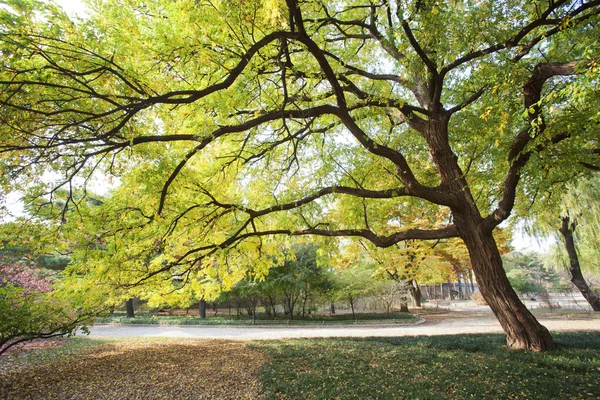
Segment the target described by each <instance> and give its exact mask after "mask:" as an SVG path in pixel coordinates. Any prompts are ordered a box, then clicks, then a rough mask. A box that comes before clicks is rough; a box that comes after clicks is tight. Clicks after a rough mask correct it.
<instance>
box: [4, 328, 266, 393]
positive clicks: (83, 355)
mask: <svg viewBox="0 0 600 400" xmlns="http://www.w3.org/2000/svg"><path fill="white" fill-rule="evenodd" d="M82 341H85V339H80V340H79V341H75V343H76V344H75V346H76V347H78V350H77V351H74V352H73V351H69V350H62V352H63V353H66V354H64V355H60V354H58V352H57V351H46V352H45V353H46V354H44V355H40V354H38V355H37V356H27V355H25V354H18V353H15V354H12V355H10V357H7V359H6V360H0V399H61V400H62V399H260V398H261V396H260V394H259V385H260V383H259V376H258V371H259V369H260V367H261V365H262V364H263V363H264V361H265V356H264V354H263V353H261V352H260V351H259V350H256V349H250V348H248V347H246V345H245V344H244V343H241V342H232V341H220V340H210V341H209V340H202V341H198V340H181V339H178V340H174V339H169V340H165V339H139V340H132V339H128V340H126V341H125V340H123V341H110V342H104V343H99V342H98V341H94V342H90V345H87V346H86V345H85V344H82V343H81V342H82ZM77 342H79V343H77ZM70 346H73V345H70ZM70 346H67V348H68V347H70ZM49 358H53V359H54V360H53V361H51V360H49ZM11 359H12V360H11ZM19 360H20V361H21V362H19ZM5 364H10V365H11V366H12V368H10V370H7V369H2V368H1V366H2V365H5Z"/></svg>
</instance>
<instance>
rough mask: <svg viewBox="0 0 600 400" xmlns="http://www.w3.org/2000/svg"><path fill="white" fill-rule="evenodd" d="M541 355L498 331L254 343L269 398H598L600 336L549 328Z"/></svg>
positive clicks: (599, 391) (599, 393) (264, 386)
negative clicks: (548, 346) (263, 358)
mask: <svg viewBox="0 0 600 400" xmlns="http://www.w3.org/2000/svg"><path fill="white" fill-rule="evenodd" d="M554 337H555V339H556V341H557V342H558V343H559V344H561V345H562V346H563V347H562V348H561V349H559V350H556V351H552V352H547V353H543V354H534V353H527V352H524V351H514V350H508V349H506V348H504V346H503V343H504V337H503V335H453V336H421V337H401V338H370V339H353V338H344V339H311V340H292V341H279V342H261V343H255V344H253V345H252V347H254V348H257V349H259V350H261V351H262V352H264V353H266V354H268V356H269V360H270V361H269V362H268V363H267V364H265V365H264V366H263V368H262V370H261V379H262V384H263V391H264V395H265V398H267V399H281V398H286V399H304V398H306V399H561V400H563V399H599V398H600V380H599V379H598V378H599V377H600V334H598V332H592V333H585V332H580V333H568V334H554Z"/></svg>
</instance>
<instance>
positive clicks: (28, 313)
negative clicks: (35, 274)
mask: <svg viewBox="0 0 600 400" xmlns="http://www.w3.org/2000/svg"><path fill="white" fill-rule="evenodd" d="M91 322H93V313H88V311H86V310H82V309H76V308H74V306H73V303H72V302H71V299H65V298H64V297H61V295H60V293H59V292H55V291H53V292H48V293H40V292H37V291H35V290H30V289H28V288H23V287H17V286H14V285H12V284H11V283H8V282H2V283H1V284H0V354H2V353H4V352H5V351H6V350H8V349H9V348H10V347H12V346H14V345H15V344H17V343H20V342H23V341H28V340H32V339H37V338H48V337H53V336H63V335H73V334H75V332H76V331H77V330H78V329H83V330H84V331H85V328H86V326H87V325H88V324H89V323H91Z"/></svg>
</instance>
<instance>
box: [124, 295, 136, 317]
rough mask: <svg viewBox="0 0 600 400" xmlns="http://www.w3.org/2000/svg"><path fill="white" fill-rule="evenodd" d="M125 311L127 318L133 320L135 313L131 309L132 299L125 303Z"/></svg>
mask: <svg viewBox="0 0 600 400" xmlns="http://www.w3.org/2000/svg"><path fill="white" fill-rule="evenodd" d="M125 311H126V312H127V318H135V311H134V309H133V298H131V299H129V300H127V301H125Z"/></svg>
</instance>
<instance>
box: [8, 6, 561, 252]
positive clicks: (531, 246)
mask: <svg viewBox="0 0 600 400" xmlns="http://www.w3.org/2000/svg"><path fill="white" fill-rule="evenodd" d="M54 1H55V2H56V3H57V4H59V5H60V6H61V7H62V8H63V9H64V10H65V11H66V12H67V13H68V14H69V15H71V16H79V17H84V16H85V14H86V8H87V6H86V5H85V4H83V3H82V2H81V1H80V0H54ZM7 203H8V206H9V207H10V209H11V210H12V211H13V212H14V213H16V214H20V212H21V210H22V205H21V204H20V203H19V201H18V196H17V195H16V194H12V195H9V196H8V197H7ZM554 243H555V241H554V239H553V238H552V237H550V238H543V239H538V238H535V237H532V236H529V235H527V234H526V233H525V232H523V231H522V230H520V229H517V230H516V231H515V232H513V241H512V245H513V247H514V248H515V250H517V251H521V252H527V251H535V252H545V251H546V250H548V248H549V247H550V246H551V245H552V244H554Z"/></svg>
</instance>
